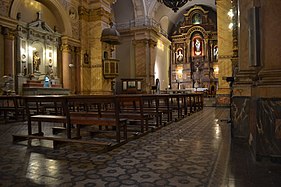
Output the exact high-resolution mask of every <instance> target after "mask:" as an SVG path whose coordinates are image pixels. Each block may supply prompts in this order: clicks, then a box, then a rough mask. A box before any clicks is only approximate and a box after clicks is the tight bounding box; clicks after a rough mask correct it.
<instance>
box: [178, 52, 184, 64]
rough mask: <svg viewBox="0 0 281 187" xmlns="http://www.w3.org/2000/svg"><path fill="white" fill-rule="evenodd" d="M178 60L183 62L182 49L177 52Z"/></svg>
mask: <svg viewBox="0 0 281 187" xmlns="http://www.w3.org/2000/svg"><path fill="white" fill-rule="evenodd" d="M177 62H178V63H182V62H183V54H182V49H180V50H178V52H177Z"/></svg>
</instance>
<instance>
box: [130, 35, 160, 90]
mask: <svg viewBox="0 0 281 187" xmlns="http://www.w3.org/2000/svg"><path fill="white" fill-rule="evenodd" d="M134 43H135V62H136V78H142V79H143V81H144V82H143V83H144V85H143V86H144V90H145V92H147V93H150V91H151V86H152V85H154V84H155V80H154V79H155V77H154V65H155V46H156V42H155V41H154V40H151V39H141V40H135V41H134Z"/></svg>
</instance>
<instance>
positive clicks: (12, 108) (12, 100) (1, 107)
mask: <svg viewBox="0 0 281 187" xmlns="http://www.w3.org/2000/svg"><path fill="white" fill-rule="evenodd" d="M24 111H25V109H24V106H23V102H22V97H21V96H19V95H1V96H0V115H1V114H3V119H4V121H5V123H6V122H9V121H18V120H19V119H20V116H21V117H22V120H24V119H25V115H24V114H25V112H24ZM10 115H11V116H12V117H13V118H14V119H13V120H11V118H10V117H11V116H10Z"/></svg>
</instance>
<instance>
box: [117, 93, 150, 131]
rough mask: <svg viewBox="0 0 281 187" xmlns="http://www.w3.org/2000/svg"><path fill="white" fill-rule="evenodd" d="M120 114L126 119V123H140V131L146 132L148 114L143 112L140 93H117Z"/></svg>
mask: <svg viewBox="0 0 281 187" xmlns="http://www.w3.org/2000/svg"><path fill="white" fill-rule="evenodd" d="M116 97H117V98H118V101H119V103H120V108H119V111H120V116H121V117H122V118H126V119H128V123H129V124H130V123H131V124H132V123H140V132H141V133H145V132H148V120H149V114H148V113H145V112H144V109H143V100H142V95H141V94H134V95H127V94H123V95H118V96H116Z"/></svg>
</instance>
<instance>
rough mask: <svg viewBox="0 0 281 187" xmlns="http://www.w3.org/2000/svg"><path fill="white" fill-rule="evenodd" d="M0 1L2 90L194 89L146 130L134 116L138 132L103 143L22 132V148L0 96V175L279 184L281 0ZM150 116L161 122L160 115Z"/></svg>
mask: <svg viewBox="0 0 281 187" xmlns="http://www.w3.org/2000/svg"><path fill="white" fill-rule="evenodd" d="M0 5H1V6H0V10H1V11H0V95H1V96H0V97H2V96H3V98H4V99H5V97H4V95H9V96H13V95H14V96H16V98H17V97H23V98H24V97H25V96H27V97H28V96H31V97H32V96H70V97H69V98H70V100H71V99H72V100H73V102H76V100H75V99H73V98H74V97H75V96H79V97H80V96H81V98H83V99H85V98H87V97H88V96H92V97H95V96H101V97H104V98H112V96H117V97H118V98H119V96H120V98H119V99H120V100H121V98H122V97H126V98H127V99H131V100H133V97H138V96H139V95H144V96H143V97H144V98H145V99H147V100H148V99H149V98H150V96H153V95H157V99H159V101H160V99H162V98H164V96H166V95H169V97H170V98H172V99H171V100H173V98H174V99H178V100H180V99H182V100H181V101H182V102H181V104H183V103H184V104H185V101H186V100H185V97H186V98H188V99H189V98H193V99H194V103H195V100H196V101H197V95H200V97H198V103H199V104H198V103H196V104H195V105H196V106H194V107H195V109H194V111H192V110H193V109H192V107H191V106H190V113H192V115H191V114H190V115H189V113H188V116H186V117H185V118H183V119H181V120H178V119H177V118H175V119H176V120H174V121H173V122H171V124H170V125H164V126H163V127H161V128H159V130H155V129H154V128H152V130H151V131H153V132H152V133H143V131H145V130H143V126H141V134H142V133H143V135H140V136H138V133H135V134H134V135H133V136H138V138H135V139H134V140H132V141H128V142H127V143H126V144H124V145H121V146H118V147H117V148H114V149H113V150H111V151H109V152H106V153H104V152H102V153H100V152H99V151H100V150H99V151H97V150H96V148H88V149H89V150H90V151H89V150H88V151H86V152H84V149H85V148H83V151H81V150H76V148H73V147H71V146H70V147H68V146H66V147H64V148H60V149H59V150H55V149H54V150H53V149H45V148H42V147H41V146H42V145H43V144H44V145H45V143H44V142H43V141H42V140H38V141H34V140H32V141H34V142H35V143H34V142H33V143H34V144H35V146H33V147H32V148H31V149H30V148H29V147H28V148H27V147H26V146H22V145H14V144H13V143H11V142H12V140H11V138H12V137H13V138H15V136H14V135H13V134H15V133H18V132H27V129H28V132H29V131H30V128H29V126H28V127H27V124H29V122H27V121H26V120H20V121H16V122H10V121H9V120H7V121H6V119H3V120H2V118H3V116H4V118H6V113H5V109H4V107H6V106H4V105H3V103H2V104H1V102H3V101H2V100H4V99H2V98H0V106H1V108H2V109H0V119H1V120H2V121H4V122H2V121H1V120H0V129H1V133H0V134H1V137H0V140H1V142H2V143H0V149H1V153H0V159H1V162H2V161H3V162H2V163H0V168H1V169H0V174H1V176H0V186H59V185H62V186H238V187H240V186H280V185H281V180H280V179H281V165H280V163H281V161H280V159H281V60H280V58H279V57H280V56H279V55H278V51H279V47H280V43H281V36H280V35H278V33H279V31H280V30H281V20H280V12H279V11H280V10H279V9H280V8H281V1H277V0H1V2H0ZM279 29H280V30H279ZM268 46H270V47H268ZM193 94H194V95H193ZM124 95H125V96H124ZM161 95H162V97H161ZM179 95H183V96H182V97H181V96H179ZM188 95H189V96H188ZM83 96H84V97H83ZM201 96H202V97H201ZM14 98H15V97H14ZM88 98H90V97H88ZM195 98H196V99H195ZM145 99H143V100H145ZM143 100H141V101H143ZM88 101H89V102H91V100H90V99H89V100H88ZM163 101H164V99H163ZM201 101H202V103H203V104H202V103H200V102H201ZM42 102H47V101H43V100H42ZM81 102H82V101H81ZM157 102H158V100H157ZM164 102H166V101H164ZM178 102H179V101H178ZM189 102H190V103H191V99H190V100H189ZM26 103H28V101H25V104H26ZM158 104H159V103H158ZM200 104H202V106H201V105H200ZM190 105H191V104H190ZM203 105H204V107H203ZM114 106H115V105H114ZM143 107H145V105H144V106H143ZM196 107H197V108H196ZM62 108H63V107H62ZM62 108H60V110H63V109H62ZM183 111H184V112H185V113H187V112H186V111H185V109H183ZM195 111H196V112H195ZM157 112H158V111H157ZM181 112H182V111H179V110H178V111H176V115H178V118H181V115H183V114H182V113H181ZM151 113H152V112H151ZM16 114H17V113H16ZM120 114H121V111H120ZM164 114H166V113H164V112H163V116H164ZM8 115H9V113H8ZM161 115H162V114H161ZM169 115H170V114H167V116H165V117H167V118H169V117H170V116H169ZM171 115H172V116H173V114H171ZM23 116H24V115H23ZM155 116H156V115H155ZM115 117H116V116H115ZM118 118H119V113H118ZM120 118H121V117H120ZM172 118H173V117H172ZM155 119H156V123H157V124H158V119H159V120H160V126H161V121H162V120H164V117H163V119H162V116H160V117H159V118H158V117H157V116H156V117H155ZM118 120H119V119H118ZM138 120H139V119H138ZM168 121H169V119H168ZM40 123H41V122H40ZM22 124H25V126H24V127H23V126H22ZM52 125H53V124H51V126H52ZM175 125H176V126H175ZM32 128H33V127H32ZM38 128H39V126H38ZM40 128H41V127H40ZM45 128H46V127H43V129H44V130H46V129H45ZM79 128H80V127H79ZM149 128H150V127H149ZM82 130H83V128H82V127H81V131H82ZM47 131H48V130H47ZM79 131H80V130H79ZM124 132H125V130H124ZM119 133H120V132H119ZM136 134H137V135H136ZM167 134H168V135H167ZM124 136H125V135H124ZM129 139H130V138H129ZM28 142H29V140H28ZM38 145H41V146H38ZM47 146H49V144H48V143H47ZM43 147H44V146H43ZM190 150H194V152H192V151H190ZM15 151H16V152H15ZM7 156H8V157H7ZM14 178H15V179H16V180H13V179H14Z"/></svg>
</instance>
